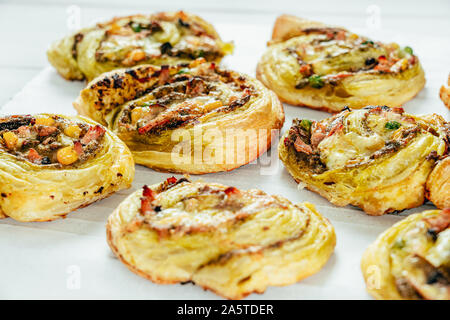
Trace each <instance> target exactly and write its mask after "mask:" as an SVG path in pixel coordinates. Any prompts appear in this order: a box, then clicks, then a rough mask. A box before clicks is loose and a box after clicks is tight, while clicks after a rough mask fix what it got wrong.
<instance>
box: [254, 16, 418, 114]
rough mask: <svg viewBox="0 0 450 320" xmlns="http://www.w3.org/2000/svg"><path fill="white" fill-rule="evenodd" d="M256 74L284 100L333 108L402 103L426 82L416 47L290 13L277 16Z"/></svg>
mask: <svg viewBox="0 0 450 320" xmlns="http://www.w3.org/2000/svg"><path fill="white" fill-rule="evenodd" d="M324 37H330V38H327V39H325V38H324ZM330 39H332V41H330ZM342 41H344V42H345V45H344V44H341V42H342ZM347 42H348V43H347ZM324 48H326V50H325V49H324ZM333 50H334V51H335V52H336V54H335V55H332V54H331V55H330V54H329V55H326V54H325V53H326V52H329V51H333ZM405 50H406V51H405ZM313 51H314V53H312V52H313ZM394 53H395V54H394ZM388 56H392V57H394V56H395V58H392V59H391V58H389V59H385V57H388ZM386 61H387V62H386ZM385 63H386V65H385ZM348 66H351V67H348ZM256 76H257V79H259V80H260V81H261V82H263V83H264V85H266V86H267V87H268V88H270V89H272V90H274V91H275V92H276V93H277V95H278V96H279V97H280V99H281V100H282V101H284V102H287V103H289V104H292V105H296V106H306V107H309V108H312V109H317V110H322V111H328V112H333V113H334V112H339V111H340V110H342V109H343V108H344V107H346V106H349V107H351V108H354V109H359V108H362V107H364V106H366V105H390V106H393V107H395V106H401V105H402V104H403V103H405V102H406V101H408V100H410V99H412V98H413V97H414V96H416V95H417V93H418V92H419V91H420V90H421V89H422V88H423V87H424V85H425V77H424V72H423V69H422V67H421V65H420V63H419V61H418V58H417V56H415V55H414V54H413V53H412V50H411V48H409V47H406V49H400V48H399V46H398V45H397V44H382V43H380V42H373V41H371V40H370V39H368V38H365V37H361V36H358V35H356V34H353V33H350V32H349V31H348V30H346V29H344V28H340V27H334V26H330V25H326V24H323V23H320V22H315V21H309V20H306V19H302V18H297V17H294V16H290V15H283V16H280V17H279V18H278V19H277V20H276V22H275V26H274V30H273V35H272V40H271V41H269V43H268V49H267V50H266V52H265V53H264V54H263V56H262V57H261V59H260V61H259V62H258V65H257V70H256Z"/></svg>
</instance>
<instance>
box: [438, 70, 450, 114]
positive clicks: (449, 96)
mask: <svg viewBox="0 0 450 320" xmlns="http://www.w3.org/2000/svg"><path fill="white" fill-rule="evenodd" d="M447 85H449V86H450V75H449V76H448V81H447ZM439 97H441V100H442V102H444V104H445V106H446V107H447V108H449V109H450V87H445V86H442V87H441V90H439Z"/></svg>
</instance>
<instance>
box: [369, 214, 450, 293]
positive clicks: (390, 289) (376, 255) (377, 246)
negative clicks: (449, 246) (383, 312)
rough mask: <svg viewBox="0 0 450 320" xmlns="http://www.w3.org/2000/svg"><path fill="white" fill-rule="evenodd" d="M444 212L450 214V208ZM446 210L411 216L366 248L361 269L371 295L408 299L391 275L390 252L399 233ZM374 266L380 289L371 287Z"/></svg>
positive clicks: (397, 223)
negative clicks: (399, 289) (376, 269)
mask: <svg viewBox="0 0 450 320" xmlns="http://www.w3.org/2000/svg"><path fill="white" fill-rule="evenodd" d="M444 210H445V211H447V212H449V211H450V208H447V209H444ZM444 210H426V211H423V212H421V213H415V214H412V215H409V216H408V217H406V218H405V219H402V220H400V221H398V222H396V223H395V224H394V225H393V226H391V227H389V228H388V229H386V230H385V231H384V232H383V233H381V234H380V235H378V237H377V239H376V240H375V241H374V242H372V243H371V244H370V245H369V246H368V247H367V248H366V250H365V251H364V253H363V256H362V258H361V263H360V267H361V271H362V274H363V277H364V280H365V283H366V290H367V292H368V293H369V294H371V295H372V296H373V297H374V298H376V299H378V300H403V299H407V298H405V297H403V296H402V295H401V293H400V292H399V291H398V288H397V286H396V284H395V278H394V277H393V275H392V273H391V258H390V252H391V250H392V246H393V245H394V243H395V241H396V239H397V238H398V233H399V232H401V231H402V230H404V229H408V228H409V227H410V225H411V224H414V225H416V224H417V223H419V222H420V221H424V220H426V219H430V218H435V217H437V216H438V215H440V214H442V212H443V211H444ZM447 228H448V226H447ZM373 266H376V267H377V268H378V270H379V271H378V275H379V277H380V279H379V280H378V281H380V280H381V283H379V284H380V286H379V287H378V288H373V287H371V286H370V285H369V281H371V277H373V276H374V273H373V271H371V270H370V269H371V267H373Z"/></svg>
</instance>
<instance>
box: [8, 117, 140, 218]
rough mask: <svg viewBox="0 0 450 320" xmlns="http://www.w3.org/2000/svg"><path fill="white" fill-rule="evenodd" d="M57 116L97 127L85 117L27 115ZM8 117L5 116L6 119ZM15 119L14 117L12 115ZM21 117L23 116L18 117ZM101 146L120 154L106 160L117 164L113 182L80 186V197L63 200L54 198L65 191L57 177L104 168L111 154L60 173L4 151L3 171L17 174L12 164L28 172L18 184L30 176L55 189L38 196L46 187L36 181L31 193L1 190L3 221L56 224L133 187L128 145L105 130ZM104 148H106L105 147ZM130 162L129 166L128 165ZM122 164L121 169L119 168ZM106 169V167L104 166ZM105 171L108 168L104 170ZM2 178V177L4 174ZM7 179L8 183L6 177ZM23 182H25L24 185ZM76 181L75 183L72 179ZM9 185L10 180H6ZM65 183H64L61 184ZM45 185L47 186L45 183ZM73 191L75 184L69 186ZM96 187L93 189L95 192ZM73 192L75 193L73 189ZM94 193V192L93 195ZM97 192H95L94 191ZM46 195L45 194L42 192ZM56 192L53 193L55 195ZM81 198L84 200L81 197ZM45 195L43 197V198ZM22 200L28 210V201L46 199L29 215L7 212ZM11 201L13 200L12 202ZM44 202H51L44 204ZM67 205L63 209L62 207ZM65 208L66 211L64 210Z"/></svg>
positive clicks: (103, 181)
mask: <svg viewBox="0 0 450 320" xmlns="http://www.w3.org/2000/svg"><path fill="white" fill-rule="evenodd" d="M40 115H44V116H57V117H59V118H62V119H66V120H69V121H75V122H78V123H84V124H86V125H88V126H90V127H95V126H97V125H98V124H97V123H96V122H94V121H92V120H90V119H87V118H85V117H81V116H67V115H61V114H49V113H40V114H35V115H25V117H30V118H34V117H35V116H40ZM7 117H9V116H6V118H7ZM13 117H14V116H13ZM19 117H20V116H19ZM101 143H102V145H103V146H107V147H108V148H114V150H115V151H117V153H114V152H113V153H112V154H116V156H114V157H112V158H111V159H107V160H108V161H109V162H110V163H111V164H113V165H114V167H117V168H116V169H114V170H112V171H108V172H109V173H110V174H111V175H109V177H110V178H111V179H109V180H108V179H103V180H101V181H95V182H96V184H95V185H93V186H86V187H85V189H84V190H86V191H84V192H83V191H82V190H83V188H84V187H83V188H80V186H79V185H77V188H79V189H81V190H78V189H77V190H76V191H77V192H76V194H77V195H78V197H75V198H74V197H67V196H66V197H63V198H56V197H55V195H57V194H62V195H64V190H63V191H61V190H59V189H60V188H61V186H60V183H59V180H60V179H54V176H60V175H63V174H64V176H65V175H66V173H67V174H70V175H73V174H74V173H76V172H78V171H79V170H86V169H90V168H91V167H92V166H91V165H92V164H96V167H97V168H98V167H99V166H98V165H99V164H100V165H102V163H101V162H100V163H99V162H98V161H101V160H102V159H103V157H105V156H106V155H107V154H109V153H106V152H105V153H102V154H101V155H100V158H97V155H96V156H95V157H94V158H90V159H87V160H86V162H83V163H82V164H81V166H82V167H81V168H77V167H72V168H70V166H69V168H64V169H66V170H60V169H59V168H55V167H54V166H47V165H36V164H34V163H32V162H29V161H22V160H21V159H17V158H16V157H15V156H14V155H12V154H10V153H9V152H6V151H3V152H1V154H3V156H2V157H6V158H5V159H4V164H5V166H4V167H3V168H2V170H1V171H2V172H6V173H7V174H8V175H9V174H17V172H16V173H14V172H13V173H10V171H9V170H10V169H9V165H8V163H9V162H11V163H13V164H16V163H21V162H23V163H22V164H20V168H21V170H26V171H24V172H23V173H21V174H20V178H21V179H20V181H18V183H21V184H23V183H26V182H27V179H29V178H30V177H31V178H33V179H36V178H38V179H40V180H42V181H50V182H53V183H54V190H53V189H51V190H47V189H46V190H45V193H39V192H37V193H36V192H35V191H36V190H40V189H38V188H39V186H42V185H43V184H41V183H39V182H36V184H35V189H34V191H33V189H31V193H30V190H28V189H27V188H23V189H22V190H15V189H4V188H2V189H1V191H2V192H1V198H0V218H7V217H11V218H12V219H15V220H17V221H23V222H30V221H36V222H41V221H42V222H45V221H53V220H56V219H60V218H65V217H66V216H67V214H69V213H71V212H72V211H75V210H77V209H79V208H83V207H86V206H88V205H90V204H91V203H93V202H96V201H98V200H101V199H104V198H107V197H109V196H110V195H112V194H113V193H115V192H117V191H119V190H122V189H126V188H129V187H130V186H131V181H132V179H133V176H134V162H133V159H132V156H131V152H130V151H129V150H128V148H127V147H126V145H125V144H124V143H123V142H122V141H120V140H119V139H118V137H117V136H115V135H114V134H113V133H112V132H110V131H108V130H106V131H105V137H104V138H103V139H102V142H101ZM102 149H103V147H102ZM127 163H128V164H129V165H127ZM119 165H120V166H119ZM104 167H105V166H104ZM27 168H32V169H33V170H27ZM105 168H106V167H105ZM2 176H3V174H2ZM5 180H8V179H7V178H5ZM22 180H23V182H22ZM71 181H73V180H71ZM80 181H83V180H82V179H80V180H78V182H80ZM6 182H7V181H6ZM62 183H63V182H61V184H62ZM44 185H46V183H44ZM70 188H71V189H73V188H72V185H71V186H70ZM92 188H93V189H92ZM72 191H74V190H72ZM91 191H92V192H91ZM94 191H95V192H94ZM42 192H44V191H42ZM53 192H54V193H53ZM81 195H82V197H81ZM42 196H43V197H42ZM21 197H22V198H23V197H25V198H26V199H27V200H26V201H25V200H24V203H23V204H24V205H27V206H28V207H29V206H30V204H29V203H28V202H32V201H33V199H35V198H36V197H38V198H39V197H40V199H43V200H42V202H41V204H42V205H45V206H44V207H41V208H36V210H35V211H33V212H31V213H30V214H28V213H27V212H21V211H18V210H14V211H13V212H9V213H8V212H5V210H7V211H8V210H11V206H12V208H14V204H15V203H18V202H19V201H20V200H23V199H21ZM11 199H12V200H11ZM45 199H48V200H47V201H48V202H47V201H45ZM3 201H12V202H11V204H8V205H7V206H5V203H3ZM63 205H64V206H63ZM63 207H64V208H63Z"/></svg>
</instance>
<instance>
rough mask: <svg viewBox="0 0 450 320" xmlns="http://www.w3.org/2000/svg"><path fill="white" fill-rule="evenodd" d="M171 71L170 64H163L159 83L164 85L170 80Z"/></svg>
mask: <svg viewBox="0 0 450 320" xmlns="http://www.w3.org/2000/svg"><path fill="white" fill-rule="evenodd" d="M169 77H170V71H169V66H161V72H160V73H159V85H160V86H161V85H163V84H165V83H166V82H167V80H169Z"/></svg>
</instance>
